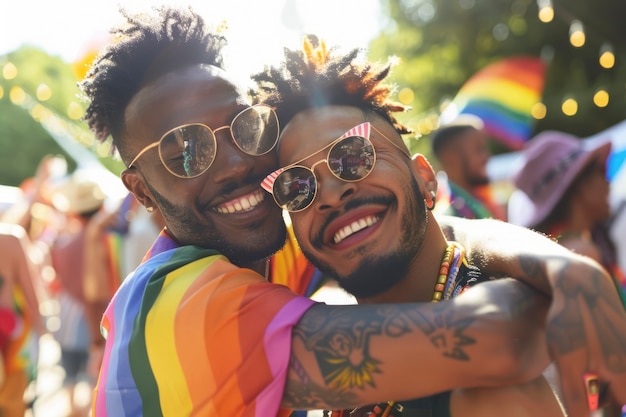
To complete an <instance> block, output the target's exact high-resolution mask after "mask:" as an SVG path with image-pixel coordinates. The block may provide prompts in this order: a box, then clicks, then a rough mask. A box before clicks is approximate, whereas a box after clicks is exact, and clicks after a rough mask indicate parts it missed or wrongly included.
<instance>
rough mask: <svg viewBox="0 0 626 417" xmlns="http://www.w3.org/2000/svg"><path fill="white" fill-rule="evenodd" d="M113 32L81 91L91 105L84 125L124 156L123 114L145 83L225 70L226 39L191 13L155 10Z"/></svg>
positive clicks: (128, 20) (136, 16)
mask: <svg viewBox="0 0 626 417" xmlns="http://www.w3.org/2000/svg"><path fill="white" fill-rule="evenodd" d="M120 12H121V13H122V15H123V16H124V17H125V19H126V22H125V23H124V24H122V25H120V26H117V27H114V28H113V29H112V30H111V34H113V35H114V41H113V42H112V43H111V44H110V45H108V46H107V47H106V48H104V50H102V51H101V52H100V54H99V55H98V57H97V58H96V59H95V61H94V63H93V65H92V66H91V68H90V69H89V71H88V73H87V75H86V77H85V80H83V81H82V82H81V83H80V84H79V86H80V88H81V89H82V91H83V92H84V93H85V94H86V96H87V98H88V99H89V101H90V103H89V105H88V107H87V110H86V114H85V120H86V121H87V123H88V125H89V127H90V128H91V130H92V131H94V133H95V134H96V137H97V138H98V139H99V140H100V141H105V140H106V139H107V138H108V137H109V135H110V136H111V137H112V144H113V149H118V150H119V151H120V153H123V151H124V147H125V144H124V143H122V139H121V137H122V134H123V133H124V130H125V125H124V112H125V109H126V107H127V106H128V103H129V102H130V100H131V99H132V97H133V96H134V95H135V94H137V92H138V91H139V90H140V89H141V88H142V86H144V85H145V84H146V83H148V82H150V81H153V80H154V79H156V78H158V77H159V76H162V75H164V74H166V73H168V72H171V71H174V70H176V69H180V68H185V67H189V66H192V65H195V64H207V65H213V66H216V67H219V68H223V59H222V49H223V48H224V46H225V45H226V39H225V38H224V37H223V36H222V35H220V34H219V33H212V32H210V31H208V29H207V26H206V24H205V22H204V20H203V19H202V17H201V16H200V15H198V14H197V13H195V12H194V11H193V10H192V9H191V8H173V7H169V6H161V7H155V8H153V9H152V12H153V13H136V14H130V13H128V12H127V11H126V10H123V9H122V10H120Z"/></svg>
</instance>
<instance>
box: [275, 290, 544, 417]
mask: <svg viewBox="0 0 626 417" xmlns="http://www.w3.org/2000/svg"><path fill="white" fill-rule="evenodd" d="M548 303H549V300H548V298H547V297H545V296H544V295H542V294H539V293H537V292H536V291H534V290H532V289H530V288H529V287H528V286H526V285H524V284H522V283H519V282H516V281H514V280H497V281H492V282H487V283H484V284H481V285H477V286H475V287H473V288H471V289H469V290H468V291H466V292H465V293H463V296H461V297H456V298H454V299H452V300H449V301H444V302H440V303H415V304H413V303H407V304H381V305H358V306H327V305H316V306H314V307H312V308H311V309H309V310H308V311H307V312H306V313H305V314H304V316H303V317H302V319H301V320H300V322H299V323H298V325H297V326H296V327H295V328H294V337H293V341H292V357H291V363H290V372H289V376H288V381H287V386H286V390H285V395H284V397H283V405H284V406H286V407H289V408H296V409H302V408H307V409H315V408H326V409H349V408H351V407H355V406H357V405H362V404H372V403H377V402H380V401H387V400H389V399H395V400H400V401H401V400H407V399H411V398H418V397H424V396H428V395H432V394H435V393H437V392H441V391H447V390H450V389H453V388H459V387H474V386H486V387H489V386H491V387H493V386H500V385H510V384H518V383H523V382H527V381H529V380H531V379H533V378H536V377H537V376H538V375H540V374H541V372H542V371H543V369H545V367H546V366H547V365H548V363H549V357H548V353H547V349H546V344H545V333H544V328H543V320H544V318H545V314H546V310H547V308H548ZM420 376H422V377H420Z"/></svg>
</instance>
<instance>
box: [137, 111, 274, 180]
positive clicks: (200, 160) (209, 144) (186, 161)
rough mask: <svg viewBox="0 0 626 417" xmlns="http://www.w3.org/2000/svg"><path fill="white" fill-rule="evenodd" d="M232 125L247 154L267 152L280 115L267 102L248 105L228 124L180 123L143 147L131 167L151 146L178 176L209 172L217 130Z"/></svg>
mask: <svg viewBox="0 0 626 417" xmlns="http://www.w3.org/2000/svg"><path fill="white" fill-rule="evenodd" d="M223 129H230V133H231V137H232V139H233V142H235V145H237V147H238V148H239V149H240V150H241V151H242V152H243V153H245V154H248V155H253V156H261V155H265V154H266V153H268V152H269V151H271V150H272V149H273V148H274V146H276V142H277V141H278V134H279V125H278V117H277V116H276V113H275V112H274V110H273V109H272V108H271V107H269V106H265V105H255V106H251V107H248V108H246V109H244V110H243V111H241V112H240V113H239V114H237V115H236V116H235V117H234V118H233V121H232V122H231V123H230V125H229V126H222V127H218V128H217V129H214V130H212V129H211V128H210V127H208V126H207V125H204V124H202V123H190V124H185V125H182V126H177V127H175V128H173V129H171V130H169V131H168V132H166V133H165V134H164V135H163V136H162V137H161V139H159V140H158V141H157V142H154V143H151V144H150V145H148V146H146V147H145V148H143V149H142V150H141V151H140V152H139V153H138V154H137V156H135V158H134V159H133V160H132V162H131V163H130V164H129V165H128V167H129V168H132V166H133V164H134V163H135V162H137V160H138V159H139V157H141V155H143V154H144V153H146V152H147V151H149V150H150V149H152V148H157V147H158V150H159V158H160V159H161V163H162V164H163V166H164V167H165V168H166V169H167V170H168V171H169V172H170V173H171V174H172V175H174V176H176V177H179V178H195V177H198V176H200V175H202V174H204V173H205V172H206V170H207V169H209V167H210V166H211V164H212V163H213V161H214V160H215V155H216V154H217V138H216V137H215V134H216V133H217V132H219V131H220V130H223Z"/></svg>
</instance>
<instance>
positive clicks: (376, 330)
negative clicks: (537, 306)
mask: <svg viewBox="0 0 626 417" xmlns="http://www.w3.org/2000/svg"><path fill="white" fill-rule="evenodd" d="M434 308H435V309H436V310H437V311H436V313H435V314H434V315H433V316H434V317H435V319H434V320H433V319H430V318H428V317H426V316H425V315H424V314H422V313H421V312H419V311H418V310H417V309H416V308H415V307H414V306H413V307H409V306H408V305H404V306H402V305H399V306H395V305H381V306H379V307H378V308H376V309H374V310H372V309H370V313H369V314H363V312H364V311H365V310H362V311H360V312H358V313H356V314H355V312H354V311H352V309H351V308H347V309H334V310H333V312H332V313H331V314H328V310H327V309H324V310H317V309H316V308H313V309H312V310H311V311H310V312H309V313H307V315H305V317H304V318H303V319H302V320H301V322H300V324H299V325H298V327H297V329H296V330H295V332H294V336H295V337H299V338H300V339H301V340H302V341H303V342H304V344H305V346H306V347H307V349H309V350H310V351H313V352H314V353H315V357H316V359H317V364H318V366H319V369H320V371H321V374H322V375H323V377H324V382H325V384H326V385H327V386H328V388H330V389H337V390H343V389H348V388H355V387H356V388H364V387H365V386H367V385H369V386H371V387H375V386H376V382H375V378H374V377H375V375H376V374H377V373H380V372H381V370H380V365H381V362H380V360H379V359H377V358H375V357H373V355H372V354H371V351H370V345H371V342H372V338H373V337H375V336H383V337H387V338H394V339H395V338H399V337H401V336H404V335H406V334H408V333H410V332H415V331H417V330H419V331H420V332H421V333H423V334H424V335H426V336H428V338H429V340H430V342H431V343H432V345H433V346H434V347H435V348H437V349H438V350H439V351H440V352H441V354H442V356H445V357H448V358H452V359H456V360H461V361H468V360H470V357H469V355H468V353H467V351H466V347H467V346H468V345H472V344H474V343H475V340H474V339H473V338H472V337H470V336H468V335H467V334H466V329H467V328H468V327H469V326H470V325H471V324H472V322H473V319H467V318H463V319H455V318H454V317H453V314H452V310H451V309H450V308H449V307H448V306H446V305H444V304H442V305H437V306H435V307H434ZM292 368H293V369H294V370H295V371H296V372H297V373H298V375H299V378H300V382H302V383H306V382H307V381H308V377H307V375H305V374H304V371H303V369H301V368H300V369H298V368H296V367H295V364H294V363H292Z"/></svg>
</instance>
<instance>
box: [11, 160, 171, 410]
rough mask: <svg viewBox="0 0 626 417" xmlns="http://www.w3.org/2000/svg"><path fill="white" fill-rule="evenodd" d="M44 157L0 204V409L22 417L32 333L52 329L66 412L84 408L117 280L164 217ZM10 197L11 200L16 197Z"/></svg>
mask: <svg viewBox="0 0 626 417" xmlns="http://www.w3.org/2000/svg"><path fill="white" fill-rule="evenodd" d="M66 167H67V164H66V162H65V160H64V159H63V157H60V156H56V155H48V156H46V157H44V158H43V159H42V160H41V162H40V164H39V166H38V169H37V172H36V173H34V175H33V177H32V178H29V179H27V180H26V181H24V182H23V184H21V186H20V187H19V191H20V192H19V193H16V194H15V195H14V196H13V198H12V201H11V202H10V204H4V205H3V206H2V207H1V210H0V248H2V252H3V257H2V261H1V262H0V317H1V318H2V320H1V322H0V323H1V324H0V352H1V353H2V360H0V415H2V416H3V417H13V416H15V417H17V416H19V417H23V416H24V415H25V412H26V410H27V409H28V408H29V407H32V404H33V402H34V401H36V400H37V397H36V395H37V392H36V390H35V393H34V395H33V396H32V397H33V398H28V396H25V393H26V392H27V388H28V387H29V385H30V384H34V381H35V380H36V378H37V362H38V357H39V353H40V352H39V345H38V338H39V337H40V336H42V335H43V334H45V333H50V334H51V335H53V337H54V339H55V340H56V341H57V343H58V345H59V347H60V351H61V356H60V365H61V367H62V368H63V371H64V380H63V390H64V391H65V392H66V398H67V401H68V406H67V409H68V410H70V414H69V415H70V416H72V417H79V416H88V415H89V412H90V406H91V404H90V402H89V401H87V402H86V401H85V400H84V399H83V401H82V402H81V401H79V400H78V399H77V398H75V395H74V393H75V390H76V387H77V384H78V383H80V382H82V383H86V384H87V385H88V386H89V390H88V391H89V392H90V391H91V390H92V389H93V384H94V383H95V380H96V378H97V374H98V371H99V367H100V359H101V356H102V349H103V343H102V342H103V339H102V336H101V335H100V319H101V316H102V313H103V312H104V309H105V308H106V305H107V303H108V301H109V299H110V297H111V296H112V295H113V293H114V292H115V290H116V289H117V287H118V286H119V284H120V283H121V281H122V279H123V277H124V276H126V274H128V273H129V272H130V271H131V270H132V269H133V268H134V267H135V266H137V265H138V264H139V262H140V261H141V259H142V257H143V255H144V254H145V252H146V251H147V250H148V248H149V247H150V245H151V244H152V242H153V240H154V239H155V238H156V236H157V235H158V234H159V232H160V230H161V228H162V227H163V223H162V220H161V217H160V215H159V213H158V212H152V213H148V212H147V211H146V210H145V209H144V208H143V207H142V206H141V205H140V204H138V202H137V201H136V200H135V198H134V197H133V196H132V195H130V194H128V195H127V196H126V197H125V198H123V199H122V200H120V199H119V198H118V197H115V196H112V195H109V194H107V191H106V190H105V189H104V188H103V187H102V186H101V184H100V182H99V181H98V180H99V178H98V173H97V172H94V171H93V170H81V169H77V170H76V171H74V172H72V173H67V172H66V171H67V168H66ZM16 196H17V198H16Z"/></svg>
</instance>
